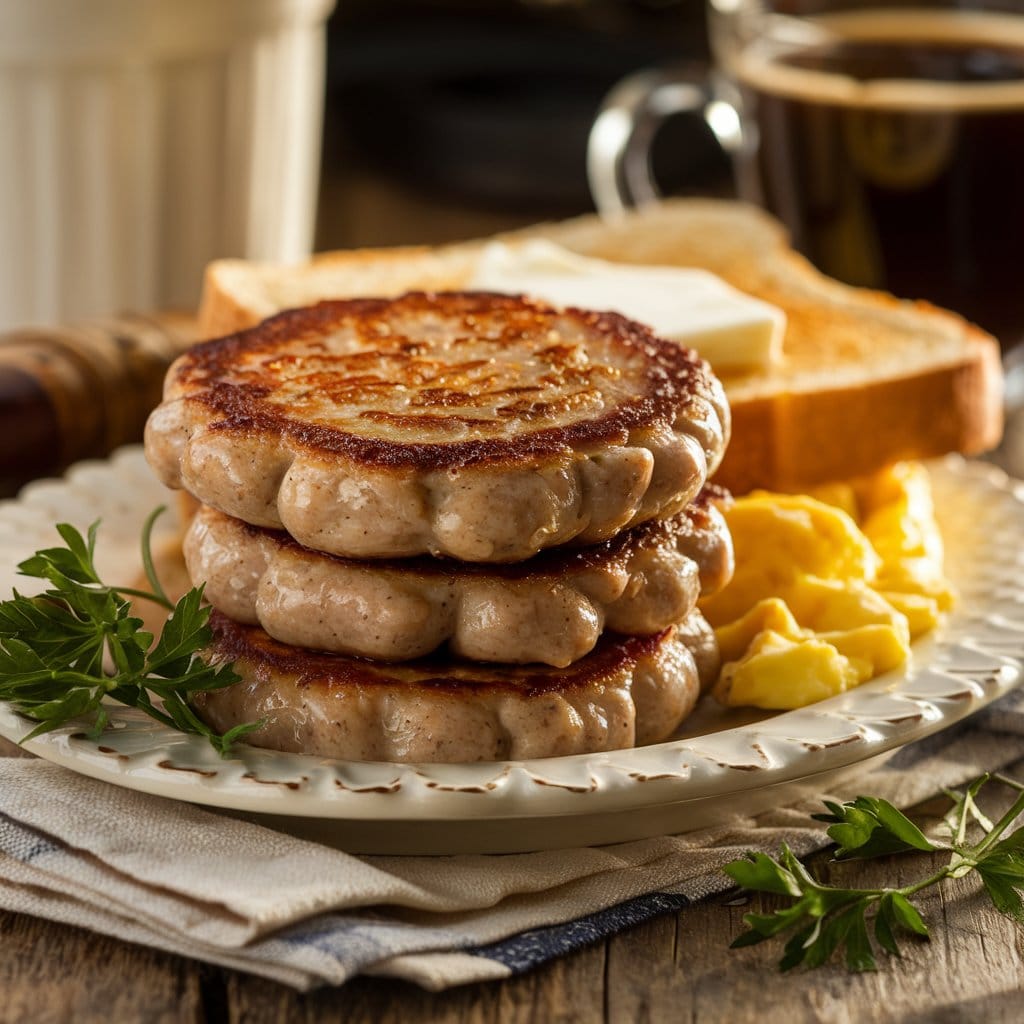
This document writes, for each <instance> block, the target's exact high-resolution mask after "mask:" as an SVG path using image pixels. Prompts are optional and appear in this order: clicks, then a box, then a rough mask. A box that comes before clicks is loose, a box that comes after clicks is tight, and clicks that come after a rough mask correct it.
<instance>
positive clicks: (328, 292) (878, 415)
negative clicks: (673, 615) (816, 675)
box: [201, 200, 1002, 493]
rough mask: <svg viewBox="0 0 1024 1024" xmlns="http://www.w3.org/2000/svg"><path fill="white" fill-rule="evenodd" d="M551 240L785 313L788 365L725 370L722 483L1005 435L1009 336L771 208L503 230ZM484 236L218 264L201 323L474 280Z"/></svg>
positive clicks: (865, 464) (881, 459)
mask: <svg viewBox="0 0 1024 1024" xmlns="http://www.w3.org/2000/svg"><path fill="white" fill-rule="evenodd" d="M533 237H542V238H547V239H550V240H551V241H554V242H557V243H558V244H560V245H564V246H565V247H567V248H569V249H572V250H574V251H577V252H579V253H581V254H583V255H587V256H593V257H597V258H601V259H607V260H611V261H618V262H623V263H637V264H655V265H675V266H692V267H701V268H704V269H707V270H710V271H712V272H714V273H716V274H718V275H720V276H721V277H723V278H724V279H725V280H727V281H728V282H729V283H730V284H732V285H734V286H735V287H737V288H739V289H741V290H743V291H746V292H748V293H749V294H751V295H755V296H757V297H758V298H761V299H764V300H766V301H768V302H772V303H774V304H775V305H778V306H780V307H781V308H782V309H784V310H785V312H786V314H787V318H788V325H787V330H786V334H785V338H784V341H783V359H782V361H781V363H779V365H777V366H774V367H771V368H769V369H766V370H762V371H758V372H754V373H748V374H745V375H733V376H727V375H724V376H723V378H722V380H723V383H724V385H725V389H726V392H727V395H728V397H729V401H730V404H731V406H732V409H733V415H734V428H733V439H732V444H731V445H730V449H729V451H728V452H727V454H726V457H725V459H724V461H723V464H722V466H721V467H720V469H719V471H718V475H717V477H716V479H717V480H719V481H721V482H722V483H723V484H725V485H726V486H728V487H729V488H730V489H732V490H734V491H736V492H738V493H742V492H744V491H746V490H749V489H751V488H752V487H758V486H760V487H776V488H794V487H800V486H809V485H812V484H815V483H820V482H822V481H825V480H829V479H836V478H839V477H842V476H847V475H849V474H850V473H866V472H870V471H873V470H875V469H878V468H881V467H882V466H884V465H886V464H889V463H891V462H893V461H896V460H898V459H901V458H911V457H913V458H917V457H928V456H933V455H939V454H942V453H944V452H947V451H960V452H963V453H965V454H972V453H976V452H980V451H984V450H986V449H988V448H990V447H992V446H993V445H994V444H996V443H997V442H998V439H999V436H1000V433H1001V430H1002V378H1001V369H1000V362H999V348H998V345H997V344H996V342H995V341H994V339H992V338H991V337H989V336H988V335H986V334H985V333H984V332H983V331H980V330H979V329H977V328H975V327H973V326H972V325H970V324H968V323H967V322H966V321H964V320H963V319H962V318H960V317H958V316H956V315H955V314H952V313H948V312H945V311H943V310H939V309H937V308H935V307H933V306H931V305H929V304H928V303H924V302H911V301H899V300H897V299H894V298H892V297H891V296H888V295H884V294H882V293H878V292H872V291H869V290H866V289H858V288H851V287H848V286H846V285H842V284H840V283H838V282H836V281H833V280H831V279H829V278H827V277H825V276H824V275H822V274H820V273H818V271H816V270H815V269H814V268H813V267H812V266H811V265H810V264H809V263H808V262H807V261H806V260H805V259H804V258H803V257H801V256H799V255H798V254H796V253H795V252H793V251H792V250H791V249H790V247H789V245H788V241H787V237H786V234H785V231H784V230H783V229H782V227H781V226H780V225H779V224H778V223H777V222H776V221H775V220H774V219H773V218H771V217H770V216H769V215H767V214H765V213H764V212H762V211H760V210H758V209H756V208H754V207H752V206H748V205H745V204H741V203H731V202H721V201H711V200H674V201H670V202H666V203H664V204H661V205H659V206H658V207H655V208H648V209H646V210H642V211H638V212H634V213H631V214H628V215H626V216H624V217H623V218H621V219H620V220H616V221H610V222H606V221H602V220H600V219H599V218H597V217H593V216H590V217H582V218H578V219H576V220H571V221H566V222H563V223H559V224H541V225H538V226H536V227H535V228H530V229H526V230H525V231H522V232H517V233H513V234H510V235H506V236H503V238H504V240H506V241H508V242H509V243H510V244H514V243H515V242H516V241H517V240H520V239H526V238H533ZM481 244H482V243H465V244H463V245H460V246H447V247H443V248H439V249H437V250H427V251H425V250H385V251H379V252H376V253H374V254H373V256H372V257H371V256H369V255H368V254H367V253H366V252H355V253H337V254H325V255H323V256H321V257H318V258H316V259H314V260H312V261H310V262H309V263H307V264H303V265H300V266H297V267H281V266H275V265H266V264H262V265H261V264H246V263H243V262H238V261H235V262H227V261H224V262H220V263H215V264H212V265H211V266H210V267H209V269H208V271H207V276H206V287H205V291H204V300H203V308H202V316H201V326H202V327H203V329H204V330H205V331H207V332H220V331H224V330H233V329H237V328H238V327H240V326H248V325H250V324H252V323H254V322H256V321H258V320H259V319H260V318H262V317H263V316H265V315H267V314H269V313H271V312H273V311H275V310H276V309H279V308H283V307H285V306H289V305H302V304H305V303H308V302H311V301H315V300H317V299H320V298H323V297H327V296H335V295H352V294H359V293H360V290H361V291H362V293H363V294H366V293H367V291H366V290H367V289H369V288H376V292H375V293H376V294H393V293H396V292H400V291H404V290H406V289H408V288H413V287H417V286H419V284H420V280H421V276H422V279H424V280H429V281H430V283H431V286H432V287H440V286H443V287H451V288H457V287H462V286H464V284H465V282H466V281H468V280H469V279H470V278H471V276H472V272H473V267H474V260H475V255H476V253H477V252H478V251H479V248H480V246H481Z"/></svg>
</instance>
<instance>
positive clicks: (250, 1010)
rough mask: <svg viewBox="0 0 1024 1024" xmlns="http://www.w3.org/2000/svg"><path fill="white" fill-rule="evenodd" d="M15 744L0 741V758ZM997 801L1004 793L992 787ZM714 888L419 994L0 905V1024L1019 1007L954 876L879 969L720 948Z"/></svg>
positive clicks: (760, 1015)
mask: <svg viewBox="0 0 1024 1024" xmlns="http://www.w3.org/2000/svg"><path fill="white" fill-rule="evenodd" d="M5 755H6V756H24V751H22V750H20V749H19V748H17V747H15V746H14V745H13V744H9V743H6V742H5V741H0V756H5ZM994 796H996V804H997V806H995V807H992V808H990V813H998V811H999V806H1000V805H1001V806H1006V805H1007V804H1008V802H1009V800H1008V797H1007V796H1006V794H996V795H994ZM942 862H943V858H942V855H930V854H920V855H913V856H903V857H899V858H886V859H882V860H878V861H873V862H865V863H861V862H848V863H845V864H831V863H829V861H828V856H827V855H825V854H822V855H819V856H817V857H814V858H812V859H811V864H812V868H813V870H815V871H817V872H819V873H820V875H821V877H823V878H826V879H828V880H830V881H833V882H838V883H842V884H847V885H852V886H857V887H866V886H878V885H893V884H903V883H905V882H906V881H909V880H912V879H915V878H919V877H922V876H923V875H925V874H927V873H929V872H931V871H933V870H935V869H936V868H937V867H938V866H940V865H941V863H942ZM735 903H736V901H735V899H734V898H731V897H719V898H717V899H713V900H710V901H708V902H706V903H703V904H701V905H698V906H695V907H691V908H688V909H687V910H685V911H683V912H681V913H680V914H678V915H669V916H666V917H663V918H659V919H656V920H654V921H650V922H648V923H646V924H644V925H642V926H640V927H639V928H636V929H634V930H632V931H630V932H626V933H624V934H622V935H619V936H615V937H614V938H612V939H610V940H609V941H608V942H607V943H603V944H599V945H597V946H594V947H592V948H590V949H586V950H582V951H580V952H578V953H576V954H574V955H572V956H569V957H566V958H564V959H562V960H559V961H556V962H555V963H552V964H549V965H547V966H545V967H542V968H540V969H539V970H537V971H534V972H532V973H531V974H528V975H525V976H523V977H518V978H512V979H509V980H508V981H505V982H494V983H488V984H482V985H472V986H466V987H463V988H456V989H452V990H449V991H447V992H442V993H429V992H425V991H423V990H421V989H419V988H417V987H416V986H414V985H409V984H406V983H403V982H396V981H390V980H386V979H358V980H356V981H355V982H353V983H351V984H349V985H347V986H345V987H344V988H342V989H321V990H318V991H316V992H312V993H308V994H300V993H296V992H293V991H291V990H290V989H288V988H285V987H284V986H281V985H277V984H274V983H272V982H268V981H263V980H261V979H257V978H253V977H251V976H248V975H244V974H240V973H237V972H233V971H223V970H220V969H218V968H213V967H208V966H203V965H199V964H195V963H193V962H190V961H187V960H184V959H181V958H178V957H174V956H168V955H165V954H162V953H158V952H155V951H151V950H147V949H143V948H140V947H136V946H131V945H128V944H127V943H121V942H117V941H115V940H111V939H107V938H103V937H101V936H95V935H91V934H89V933H87V932H84V931H81V930H79V929H74V928H65V927H63V926H59V925H54V924H50V923H48V922H45V921H37V920H34V919H31V918H28V917H24V916H21V915H16V914H4V913H0V992H2V993H3V998H2V999H0V1024H7V1022H15V1021H18V1022H20V1021H33V1022H34V1021H51V1020H52V1021H63V1020H66V1019H69V1018H71V1017H74V1019H76V1020H80V1021H86V1022H90V1021H93V1020H95V1021H104V1022H106V1021H111V1020H117V1021H134V1020H139V1021H147V1022H148V1021H159V1022H163V1021H167V1022H198V1021H218V1022H219V1021H221V1020H225V1021H237V1022H245V1024H276V1022H289V1024H290V1022H292V1021H300V1022H302V1021H304V1022H309V1024H319V1022H327V1021H342V1020H343V1021H351V1022H373V1024H392V1022H394V1024H406V1022H408V1021H410V1020H430V1021H438V1022H442V1024H490V1022H501V1024H505V1022H509V1024H519V1022H523V1024H526V1022H531V1021H541V1020H543V1021H545V1022H547V1021H591V1020H593V1021H601V1020H604V1021H610V1022H613V1024H617V1022H619V1021H625V1022H632V1021H637V1022H644V1021H648V1022H655V1024H656V1022H660V1021H669V1020H670V1021H678V1020H686V1019H690V1020H691V1021H697V1022H717V1021H729V1022H730V1024H732V1022H736V1024H743V1022H746V1021H755V1020H756V1021H757V1022H758V1024H760V1022H761V1021H763V1020H764V1018H765V1016H766V1014H767V1015H770V1017H771V1018H772V1019H773V1020H774V1019H781V1020H784V1021H785V1022H786V1024H800V1022H803V1021H808V1022H811V1021H814V1022H818V1021H825V1022H835V1024H854V1022H856V1024H860V1022H879V1024H880V1022H888V1021H903V1020H907V1021H918V1022H921V1024H924V1022H930V1021H938V1022H946V1021H948V1022H950V1024H952V1022H957V1024H960V1022H962V1021H966V1022H971V1021H979V1022H982V1021H984V1022H986V1024H987V1022H995V1024H998V1022H1001V1021H1006V1022H1010V1021H1018V1020H1020V1019H1021V1018H1022V1013H1024V1010H1022V996H1021V995H1020V993H1021V991H1022V990H1024V931H1022V930H1021V929H1018V928H1017V927H1016V926H1015V925H1014V924H1013V922H1011V921H1009V920H1008V919H1007V918H1004V917H1003V916H1002V915H1000V914H998V913H997V912H996V911H995V910H994V909H993V908H992V906H991V904H990V903H989V902H988V900H987V898H985V897H984V896H983V895H982V894H981V893H980V889H979V884H978V882H977V881H976V880H975V879H973V878H970V877H968V878H966V879H962V880H959V881H956V882H947V883H945V886H944V888H943V890H942V891H938V890H929V891H927V892H926V893H924V894H922V895H921V897H919V905H920V907H921V910H922V912H923V914H924V915H925V917H926V919H927V920H928V921H929V923H930V924H931V926H932V934H933V939H932V941H931V943H918V942H914V941H912V940H909V939H908V940H907V941H906V942H905V943H904V949H905V954H906V955H905V957H904V958H903V959H902V960H901V961H891V960H888V959H885V960H882V961H881V970H880V971H879V972H877V973H869V974H861V975H850V974H848V973H847V972H846V971H845V969H843V968H842V967H828V968H824V969H821V970H818V971H813V972H796V973H794V974H791V975H786V976H783V975H780V974H778V972H777V971H776V970H775V968H774V964H775V961H776V960H777V957H778V955H779V947H778V945H772V944H769V945H766V946H760V947H753V948H750V949H745V950H736V951H730V950H729V949H728V945H729V942H730V941H731V940H732V938H733V937H734V936H735V935H736V934H738V933H739V931H740V930H741V928H742V923H741V918H742V916H743V914H744V913H746V912H747V911H748V910H751V909H761V910H764V909H768V908H769V907H771V906H772V905H773V903H772V901H771V900H761V899H759V898H758V899H754V900H752V901H750V902H749V903H747V904H743V905H735Z"/></svg>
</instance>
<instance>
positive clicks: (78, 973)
mask: <svg viewBox="0 0 1024 1024" xmlns="http://www.w3.org/2000/svg"><path fill="white" fill-rule="evenodd" d="M204 970H205V969H204V968H201V967H200V966H199V965H196V964H193V963H190V962H189V961H186V960H182V959H181V958H179V957H173V956H168V955H166V954H164V953H159V952H157V951H155V950H150V949H145V948H143V947H141V946H131V945H129V944H128V943H126V942H119V941H117V940H116V939H108V938H105V937H103V936H101V935H94V934H92V933H90V932H87V931H83V930H82V929H80V928H69V927H66V926H65V925H57V924H52V923H51V922H49V921H40V920H38V919H36V918H31V917H25V916H24V915H21V914H9V913H6V912H3V911H0V993H2V994H3V995H2V998H0V1024H25V1022H31V1024H49V1022H51V1021H52V1022H53V1024H64V1022H66V1021H70V1020H74V1021H76V1022H80V1024H92V1022H94V1021H95V1022H96V1024H110V1022H112V1021H117V1022H121V1021H126V1022H128V1021H146V1022H147V1024H150V1022H152V1024H200V1022H202V1021H205V1020H207V1019H208V1015H207V1013H206V1012H205V1010H204V1005H203V993H202V989H201V977H202V975H203V973H204Z"/></svg>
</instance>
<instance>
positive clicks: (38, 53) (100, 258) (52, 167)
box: [0, 0, 334, 329]
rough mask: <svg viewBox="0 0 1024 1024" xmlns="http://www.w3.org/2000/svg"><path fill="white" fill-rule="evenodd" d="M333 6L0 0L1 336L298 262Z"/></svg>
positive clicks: (181, 300)
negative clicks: (229, 261)
mask: <svg viewBox="0 0 1024 1024" xmlns="http://www.w3.org/2000/svg"><path fill="white" fill-rule="evenodd" d="M333 6H334V0H3V3H0V329H3V328H5V327H10V326H13V325H16V324H24V323H47V322H56V321H59V320H66V319H69V318H77V317H84V316H91V315H97V314H105V313H112V312H116V311H118V310H121V309H127V308H134V309H140V310H147V309H162V308H171V307H179V308H194V306H195V304H196V301H197V299H198V295H199V287H200V282H201V277H202V271H203V267H204V265H205V264H206V263H207V261H209V260H210V259H214V258H217V257H221V256H245V257H250V258H256V259H274V260H292V259H299V258H301V257H303V256H305V255H307V254H308V253H309V250H310V247H311V244H312V238H313V225H314V215H315V207H316V190H317V177H318V170H319V155H320V136H321V124H322V110H323V90H324V22H325V20H326V18H327V16H328V14H329V13H330V12H331V10H332V8H333Z"/></svg>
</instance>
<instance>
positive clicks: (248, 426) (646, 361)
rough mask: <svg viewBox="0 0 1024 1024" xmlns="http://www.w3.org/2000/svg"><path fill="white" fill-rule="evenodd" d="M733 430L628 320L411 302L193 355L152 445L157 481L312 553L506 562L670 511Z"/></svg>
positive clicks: (717, 389) (360, 309)
mask: <svg viewBox="0 0 1024 1024" xmlns="http://www.w3.org/2000/svg"><path fill="white" fill-rule="evenodd" d="M728 434H729V410H728V405H727V403H726V401H725V397H724V393H723V392H722V389H721V385H720V384H719V383H718V381H717V379H716V378H715V377H714V376H713V375H712V374H711V372H710V371H709V370H708V368H707V366H706V364H704V363H703V362H702V361H701V360H699V359H698V358H697V357H696V356H695V355H694V354H693V353H692V352H690V351H688V350H686V349H683V348H681V347H679V346H678V345H675V344H672V343H670V342H667V341H663V340H660V339H658V338H655V337H654V336H653V335H651V333H650V332H649V331H648V330H647V329H646V328H644V327H642V326H641V325H639V324H635V323H633V322H631V321H629V320H626V319H624V318H622V317H619V316H617V315H615V314H611V313H608V314H605V313H591V312H583V311H580V310H557V309H554V308H553V307H550V306H546V305H543V304H540V303H535V302H531V301H527V300H525V299H522V298H520V297H516V296H505V295H493V294H488V293H475V292H470V293H442V294H438V295H427V294H423V293H413V294H410V295H406V296H402V297H400V298H398V299H394V300H384V299H358V300H348V301H336V302H325V303H321V304H320V305H318V306H315V307H311V308H309V309H305V310H293V311H290V312H286V313H283V314H280V315H279V316H277V317H273V318H271V319H270V320H268V321H266V322H264V323H263V324H262V325H260V326H259V327H256V328H253V329H251V330H249V331H243V332H241V333H239V334H235V335H230V336H228V337H226V338H222V339H218V340H215V341H210V342H206V343H204V344H201V345H199V346H196V348H195V349H193V350H191V351H190V352H189V353H187V354H186V355H185V356H183V357H182V358H181V359H179V360H178V361H177V362H176V363H175V364H174V366H173V367H172V368H171V371H170V372H169V374H168V379H167V384H166V387H165V393H164V402H163V404H162V405H161V406H160V407H159V408H158V409H157V410H156V411H155V412H154V413H153V415H152V416H151V417H150V420H149V423H148V424H147V428H146V452H147V456H148V457H149V459H150V462H151V464H152V465H153V467H154V469H155V470H156V472H157V474H158V476H159V477H160V478H161V480H162V481H163V482H164V483H166V484H167V485H169V486H171V487H181V488H184V489H186V490H189V491H191V492H192V493H193V494H195V495H196V496H197V497H199V498H200V499H201V500H203V501H204V502H205V503H206V504H208V505H211V506H213V507H214V508H218V509H220V510H221V511H222V512H224V513H226V514H228V515H231V516H234V517H235V518H238V519H241V520H243V521H245V522H249V523H252V524H253V525H256V526H266V527H272V528H281V527H283V528H284V529H286V530H287V531H288V532H289V533H290V534H291V535H292V536H294V537H295V538H296V539H297V540H299V541H300V542H301V543H302V544H304V545H305V546H307V547H309V548H312V549H314V550H318V551H326V552H330V553H333V554H340V555H344V556H348V557H353V558H387V557H405V556H410V555H417V554H432V555H448V556H451V557H454V558H458V559H460V560H462V561H470V562H473V561H478V562H515V561H520V560H523V559H525V558H529V557H531V556H532V555H534V554H536V553H537V552H538V551H541V550H543V549H544V548H549V547H555V546H558V545H561V544H565V543H569V542H570V541H574V540H575V541H577V542H579V543H584V544H592V543H597V542H599V541H603V540H605V539H607V538H609V537H612V536H614V534H616V533H617V532H618V531H620V530H622V529H624V528H626V527H628V526H633V525H635V524H637V523H641V522H645V521H646V520H649V519H652V518H656V517H666V516H670V515H673V514H675V513H676V512H678V511H679V510H680V509H682V508H683V507H684V506H685V505H686V504H687V502H689V501H690V500H691V499H692V498H693V497H694V495H695V494H696V493H697V491H698V490H699V489H700V487H701V485H702V484H703V483H704V481H705V479H706V477H707V475H708V473H709V472H711V471H713V470H714V468H715V467H716V466H717V465H718V463H719V461H720V459H721V456H722V452H723V450H724V447H725V444H726V442H727V439H728Z"/></svg>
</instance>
